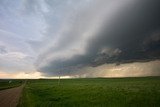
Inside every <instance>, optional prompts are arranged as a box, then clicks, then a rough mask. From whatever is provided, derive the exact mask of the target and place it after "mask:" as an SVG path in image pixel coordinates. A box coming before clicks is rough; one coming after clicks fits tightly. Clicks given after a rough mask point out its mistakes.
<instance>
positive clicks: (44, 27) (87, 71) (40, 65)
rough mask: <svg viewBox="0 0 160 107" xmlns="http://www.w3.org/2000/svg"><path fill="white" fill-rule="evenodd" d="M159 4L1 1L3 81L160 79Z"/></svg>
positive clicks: (140, 0)
mask: <svg viewBox="0 0 160 107" xmlns="http://www.w3.org/2000/svg"><path fill="white" fill-rule="evenodd" d="M159 10H160V1H158V0H0V78H56V77H57V76H59V75H60V76H62V77H64V78H72V77H137V76H138V77H139V76H160V60H159V59H160V20H159V19H160V11H159Z"/></svg>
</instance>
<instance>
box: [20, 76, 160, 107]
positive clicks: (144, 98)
mask: <svg viewBox="0 0 160 107" xmlns="http://www.w3.org/2000/svg"><path fill="white" fill-rule="evenodd" d="M159 106H160V77H145V78H115V79H114V78H112V79H107V78H90V79H89V78H88V79H63V80H61V82H60V85H59V86H58V80H43V79H42V80H28V81H27V83H26V86H25V88H24V91H23V96H22V98H21V100H20V103H19V107H159Z"/></svg>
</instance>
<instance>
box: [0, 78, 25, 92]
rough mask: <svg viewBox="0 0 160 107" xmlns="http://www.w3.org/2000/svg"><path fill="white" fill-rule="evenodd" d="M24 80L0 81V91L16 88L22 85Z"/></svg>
mask: <svg viewBox="0 0 160 107" xmlns="http://www.w3.org/2000/svg"><path fill="white" fill-rule="evenodd" d="M23 82H24V80H18V79H0V90H4V89H9V88H13V87H18V86H20V85H22V83H23Z"/></svg>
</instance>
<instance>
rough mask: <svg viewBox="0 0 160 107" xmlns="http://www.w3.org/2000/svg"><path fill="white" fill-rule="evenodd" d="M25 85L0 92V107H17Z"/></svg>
mask: <svg viewBox="0 0 160 107" xmlns="http://www.w3.org/2000/svg"><path fill="white" fill-rule="evenodd" d="M23 87H24V85H21V86H19V87H15V88H11V89H6V90H2V91H0V107H16V106H17V104H18V101H19V98H20V96H21V92H22V89H23Z"/></svg>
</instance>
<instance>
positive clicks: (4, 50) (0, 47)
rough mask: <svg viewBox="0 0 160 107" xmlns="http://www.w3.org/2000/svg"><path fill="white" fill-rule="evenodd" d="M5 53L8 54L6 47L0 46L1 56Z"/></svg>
mask: <svg viewBox="0 0 160 107" xmlns="http://www.w3.org/2000/svg"><path fill="white" fill-rule="evenodd" d="M5 53H7V50H6V47H5V46H0V54H5Z"/></svg>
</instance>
